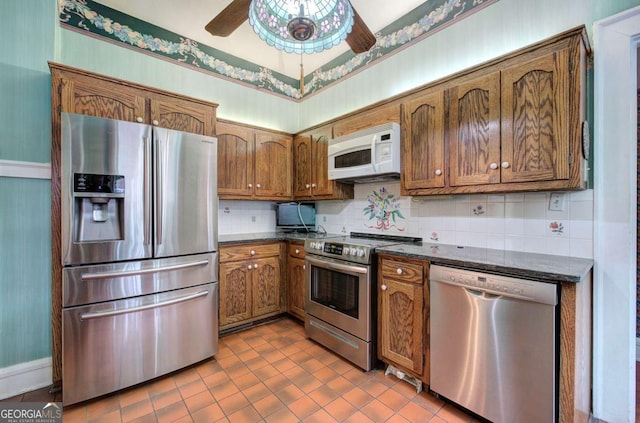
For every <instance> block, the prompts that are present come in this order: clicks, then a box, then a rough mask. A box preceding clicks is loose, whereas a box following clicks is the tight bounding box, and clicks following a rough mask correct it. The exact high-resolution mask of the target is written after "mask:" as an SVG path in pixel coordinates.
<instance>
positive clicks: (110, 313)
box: [80, 291, 209, 320]
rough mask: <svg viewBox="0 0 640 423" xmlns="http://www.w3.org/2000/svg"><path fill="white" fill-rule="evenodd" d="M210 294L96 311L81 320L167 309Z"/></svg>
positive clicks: (201, 292) (203, 292)
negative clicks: (169, 306) (161, 308)
mask: <svg viewBox="0 0 640 423" xmlns="http://www.w3.org/2000/svg"><path fill="white" fill-rule="evenodd" d="M208 294H209V291H200V292H196V293H195V294H189V295H183V296H181V297H176V298H173V299H171V300H167V301H162V302H160V303H154V304H147V305H143V306H139V307H131V308H123V309H120V310H109V311H95V312H89V313H82V314H81V315H80V319H81V320H90V319H99V318H101V317H109V316H117V315H119V314H126V313H135V312H137V311H144V310H149V309H153V308H160V307H165V306H168V305H171V304H177V303H183V302H185V301H189V300H194V299H196V298H200V297H206V296H207V295H208Z"/></svg>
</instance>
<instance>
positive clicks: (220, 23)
mask: <svg viewBox="0 0 640 423" xmlns="http://www.w3.org/2000/svg"><path fill="white" fill-rule="evenodd" d="M249 4H251V0H233V1H232V2H231V3H230V4H229V5H228V6H227V7H225V8H224V9H223V10H222V12H220V13H219V14H218V16H216V17H215V18H213V19H211V22H209V23H208V24H207V26H205V27H204V29H206V30H207V31H208V32H210V33H211V35H215V36H218V37H227V36H229V35H231V33H232V32H233V31H235V30H236V29H237V28H238V27H239V26H240V25H242V23H243V22H244V21H246V20H247V19H249Z"/></svg>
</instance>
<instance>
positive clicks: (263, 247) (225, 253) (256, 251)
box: [220, 243, 280, 263]
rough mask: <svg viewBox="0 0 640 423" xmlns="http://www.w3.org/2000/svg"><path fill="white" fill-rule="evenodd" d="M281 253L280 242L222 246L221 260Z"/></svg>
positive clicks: (270, 255)
mask: <svg viewBox="0 0 640 423" xmlns="http://www.w3.org/2000/svg"><path fill="white" fill-rule="evenodd" d="M278 255H280V244H279V243H274V244H257V245H256V244H243V245H234V246H230V247H221V248H220V262H221V263H224V262H228V261H236V260H246V259H253V258H262V257H273V256H278Z"/></svg>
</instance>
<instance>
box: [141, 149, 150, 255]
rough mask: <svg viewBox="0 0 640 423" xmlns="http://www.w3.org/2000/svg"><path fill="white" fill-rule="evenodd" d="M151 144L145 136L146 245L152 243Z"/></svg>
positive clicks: (144, 206)
mask: <svg viewBox="0 0 640 423" xmlns="http://www.w3.org/2000/svg"><path fill="white" fill-rule="evenodd" d="M150 163H151V144H150V142H149V137H144V182H143V183H144V194H143V195H144V200H143V202H144V203H143V208H144V245H149V244H151V209H150V207H151V178H150V176H149V175H150V174H151V173H150V169H149V165H150Z"/></svg>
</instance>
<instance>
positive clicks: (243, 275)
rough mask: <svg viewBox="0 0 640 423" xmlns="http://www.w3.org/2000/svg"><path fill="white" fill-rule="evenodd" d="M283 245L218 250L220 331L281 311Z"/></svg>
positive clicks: (246, 246) (258, 245) (235, 247)
mask: <svg viewBox="0 0 640 423" xmlns="http://www.w3.org/2000/svg"><path fill="white" fill-rule="evenodd" d="M281 249H282V243H280V242H277V243H270V244H241V245H234V246H228V247H227V246H223V247H221V248H220V275H219V282H220V312H219V314H220V329H221V330H224V329H229V328H232V327H234V326H239V325H242V324H245V323H249V322H251V321H254V320H258V319H261V318H264V317H269V316H273V315H276V314H279V313H282V312H283V311H284V308H283V306H284V305H285V301H284V295H285V290H284V289H283V286H282V282H283V278H282V264H281V263H282V254H281Z"/></svg>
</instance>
